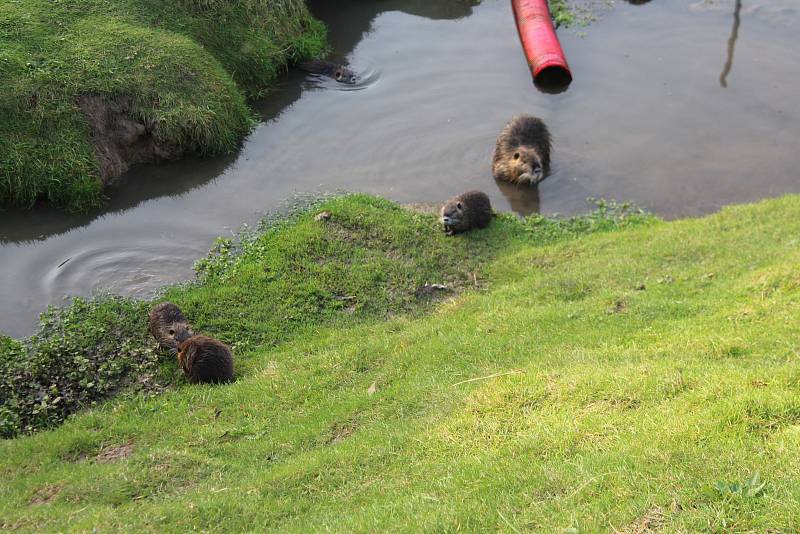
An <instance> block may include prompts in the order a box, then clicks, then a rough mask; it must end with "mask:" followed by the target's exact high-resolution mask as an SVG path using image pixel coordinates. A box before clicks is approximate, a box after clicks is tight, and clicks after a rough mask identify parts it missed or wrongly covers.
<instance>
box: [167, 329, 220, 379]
mask: <svg viewBox="0 0 800 534" xmlns="http://www.w3.org/2000/svg"><path fill="white" fill-rule="evenodd" d="M178 363H179V364H180V366H181V369H183V372H184V374H185V375H186V377H187V378H188V379H189V382H191V383H192V384H222V383H226V382H231V381H233V353H232V352H231V349H230V348H228V346H227V345H225V344H224V343H222V342H221V341H218V340H216V339H214V338H210V337H207V336H201V335H196V336H192V337H190V338H189V339H186V340H185V341H183V343H181V344H180V347H179V348H178Z"/></svg>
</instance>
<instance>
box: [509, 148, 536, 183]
mask: <svg viewBox="0 0 800 534" xmlns="http://www.w3.org/2000/svg"><path fill="white" fill-rule="evenodd" d="M501 164H502V163H501ZM505 167H506V170H505V174H506V175H507V176H508V180H509V181H510V182H518V183H530V184H531V185H534V184H538V183H539V182H541V181H542V179H543V178H544V163H543V162H542V158H541V156H540V155H539V152H538V151H537V150H536V149H535V148H533V147H529V146H524V145H523V146H518V147H516V148H515V149H514V151H513V152H512V153H511V154H509V155H508V157H507V160H506V161H505Z"/></svg>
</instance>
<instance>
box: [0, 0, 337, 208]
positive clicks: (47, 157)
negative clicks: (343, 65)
mask: <svg viewBox="0 0 800 534" xmlns="http://www.w3.org/2000/svg"><path fill="white" fill-rule="evenodd" d="M324 47H325V30H324V27H323V25H322V24H321V23H320V22H318V21H316V20H315V19H314V18H313V17H312V16H311V15H310V13H309V12H308V10H307V8H306V5H305V3H304V1H303V0H243V1H238V2H222V1H215V0H177V1H164V0H110V1H100V0H64V1H59V2H52V1H49V0H25V1H24V2H19V1H15V0H0V206H23V207H29V206H31V205H33V204H34V203H35V202H37V201H40V200H43V201H47V202H50V203H53V204H55V205H58V206H62V207H65V208H67V209H72V210H83V209H87V208H90V207H92V206H96V205H98V204H99V203H100V202H101V201H102V189H103V183H105V182H106V181H108V180H110V179H112V178H114V177H115V176H117V175H119V174H120V173H121V172H123V171H124V170H125V169H127V168H128V166H129V165H131V164H135V163H139V162H145V161H155V160H159V159H164V158H166V159H170V158H177V157H180V156H182V155H184V154H186V153H194V154H200V155H213V154H219V153H224V152H229V151H232V150H234V149H235V148H236V147H237V146H238V144H239V142H240V141H241V140H242V138H243V137H244V135H245V134H246V133H247V132H248V131H249V130H250V127H251V125H252V121H253V115H252V112H251V110H250V109H249V108H248V106H247V104H246V100H245V99H246V97H247V96H253V95H260V94H263V93H265V92H267V91H269V89H270V86H271V84H272V82H273V81H274V79H275V77H276V76H277V75H278V74H279V73H280V72H281V71H282V70H283V69H285V67H286V65H287V64H289V63H291V62H293V61H296V60H299V59H302V58H305V57H309V56H313V55H318V54H321V53H323V52H324Z"/></svg>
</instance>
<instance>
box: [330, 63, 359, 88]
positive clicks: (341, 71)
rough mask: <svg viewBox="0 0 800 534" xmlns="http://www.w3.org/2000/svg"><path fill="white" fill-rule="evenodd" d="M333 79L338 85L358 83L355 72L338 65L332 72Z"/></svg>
mask: <svg viewBox="0 0 800 534" xmlns="http://www.w3.org/2000/svg"><path fill="white" fill-rule="evenodd" d="M333 79H334V80H336V81H337V82H339V83H346V84H350V85H353V84H355V83H356V82H357V81H358V76H356V73H355V72H353V71H352V70H350V69H349V68H347V67H345V66H344V65H339V66H337V67H336V69H335V70H334V71H333Z"/></svg>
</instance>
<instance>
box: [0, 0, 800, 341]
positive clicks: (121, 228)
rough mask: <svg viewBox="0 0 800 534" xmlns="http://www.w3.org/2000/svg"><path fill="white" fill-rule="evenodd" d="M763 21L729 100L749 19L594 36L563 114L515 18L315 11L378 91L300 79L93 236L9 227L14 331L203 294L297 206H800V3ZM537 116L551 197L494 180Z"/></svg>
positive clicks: (2, 235)
mask: <svg viewBox="0 0 800 534" xmlns="http://www.w3.org/2000/svg"><path fill="white" fill-rule="evenodd" d="M760 2H761V3H758V2H757V1H756V0H751V1H749V2H746V3H744V5H743V6H742V7H741V13H740V17H741V18H742V19H743V20H742V22H744V23H745V24H746V25H747V33H746V35H745V34H742V35H740V36H738V41H737V42H736V84H731V87H729V88H728V89H722V88H721V87H720V84H719V82H718V80H717V79H716V76H711V77H709V76H708V73H709V72H714V73H716V72H718V70H717V69H718V68H719V59H720V58H719V55H718V53H717V51H718V50H719V49H720V46H721V45H722V43H725V42H726V41H728V40H729V39H730V37H731V25H730V12H731V11H732V10H733V9H734V6H735V4H734V0H699V1H697V2H695V1H694V0H690V1H689V2H688V3H687V0H660V1H659V2H650V3H649V4H647V6H638V5H630V4H628V3H617V4H615V6H616V7H615V8H614V9H612V10H610V11H607V12H605V15H604V17H603V18H602V19H601V20H600V21H598V22H596V23H594V24H593V25H591V26H590V27H589V28H587V29H585V30H581V32H584V31H585V36H584V35H579V33H580V32H576V31H570V30H567V31H560V32H559V38H560V40H561V43H562V45H563V47H564V50H565V52H566V55H567V58H568V60H569V63H570V67H571V68H572V70H573V72H574V73H575V74H576V76H575V81H574V82H573V83H572V84H571V86H570V88H569V90H567V91H565V92H562V93H559V94H553V95H550V94H543V93H542V92H540V91H538V90H537V89H536V88H535V87H533V86H532V85H531V75H530V70H529V69H528V66H527V64H526V61H525V57H524V55H523V53H522V49H521V46H520V42H519V37H518V35H517V32H516V28H515V25H514V18H513V15H512V13H511V5H510V2H508V1H507V0H484V1H483V2H481V3H480V4H479V5H476V2H470V1H458V0H416V1H411V0H369V1H367V0H341V1H338V2H330V1H329V0H315V1H314V2H312V8H313V9H314V10H315V11H316V13H317V14H318V15H319V16H320V17H322V18H323V19H325V20H326V21H327V22H328V23H329V25H330V37H331V43H332V47H333V49H334V55H333V56H334V59H337V60H340V61H343V62H346V63H347V64H349V65H351V66H353V68H355V69H356V70H358V71H359V72H360V73H362V74H363V75H364V76H365V78H366V82H365V83H364V86H363V87H361V88H360V90H356V91H347V90H339V89H340V88H341V87H340V86H339V84H336V86H332V85H331V84H328V83H325V82H324V81H322V80H319V79H314V78H313V77H309V76H307V75H305V74H304V73H301V72H298V71H290V72H289V73H288V75H286V76H285V77H283V78H282V79H281V81H280V84H279V85H280V86H279V87H278V88H277V91H276V92H275V93H274V94H273V95H272V96H271V97H270V98H269V99H266V100H264V101H262V102H257V103H255V108H256V110H257V112H258V113H259V114H261V116H262V117H263V122H262V124H261V125H260V126H259V127H258V128H256V130H255V131H254V132H253V133H252V135H251V136H250V137H249V138H248V139H247V141H246V142H245V143H244V146H243V147H242V150H241V151H240V152H239V153H238V154H235V155H231V156H229V157H226V158H218V159H213V160H192V161H184V162H179V163H174V164H168V165H164V166H159V167H155V166H144V167H139V168H137V169H135V170H134V171H133V172H131V173H129V174H128V175H126V176H125V177H123V179H121V180H120V181H119V182H118V183H117V184H115V185H114V186H113V188H112V190H111V191H110V202H109V204H108V206H106V208H105V209H103V210H102V211H100V212H97V213H94V214H91V215H87V216H76V215H65V214H63V213H61V212H58V211H55V210H48V209H38V210H34V211H33V212H26V213H20V212H16V213H15V212H2V213H0V266H2V269H0V331H5V332H7V333H10V334H13V335H16V336H23V335H26V334H29V333H31V332H32V329H33V328H34V325H35V317H36V314H37V313H38V312H40V311H41V310H42V309H43V308H44V307H45V306H46V305H47V304H48V303H60V302H62V296H63V295H87V294H90V293H91V292H92V291H94V290H96V289H111V290H113V291H117V292H120V293H124V294H129V295H131V294H132V295H148V294H151V293H152V292H153V291H154V290H156V289H157V288H158V287H159V286H161V285H163V284H167V283H172V282H176V281H180V280H186V279H189V278H191V277H192V275H193V273H192V264H193V262H194V261H195V260H196V259H197V258H199V257H202V256H204V255H205V252H206V251H207V250H208V249H209V247H210V246H211V243H212V242H213V240H214V238H215V237H217V236H219V235H230V233H231V232H234V231H236V230H237V229H238V228H239V226H240V225H241V224H242V223H243V222H247V223H254V222H256V221H257V220H258V219H259V218H260V217H261V216H262V214H263V213H264V212H265V211H269V210H272V209H275V208H277V207H280V206H282V205H283V204H284V202H285V201H286V199H287V198H289V197H291V196H292V195H294V194H295V193H296V192H307V191H332V190H342V189H344V190H351V191H364V192H368V193H375V194H379V195H384V196H387V197H389V198H392V199H394V200H397V201H400V202H413V203H437V202H441V201H442V200H444V199H446V198H449V197H451V196H454V195H456V194H458V193H461V192H463V191H466V190H468V189H481V190H483V191H485V192H486V193H487V194H488V195H489V196H490V198H491V201H492V205H493V206H494V207H495V208H496V209H497V210H498V211H508V210H513V211H516V212H518V213H522V214H529V213H534V212H537V211H541V212H543V213H547V214H549V213H554V212H558V213H562V214H573V213H576V212H580V211H585V210H586V209H588V208H589V206H588V204H587V203H586V200H585V199H586V198H587V197H595V198H606V199H615V200H620V201H625V200H630V201H633V202H635V203H637V204H639V205H642V206H644V207H646V208H649V209H651V210H654V211H656V212H657V213H659V214H661V215H663V216H665V217H675V216H683V215H698V214H701V213H707V212H709V211H713V210H715V209H718V208H719V207H720V206H722V205H724V204H728V203H731V202H743V201H750V200H756V199H758V198H762V197H764V196H770V195H778V194H781V193H784V192H790V191H794V192H798V191H800V180H798V176H797V171H796V169H797V168H798V167H800V165H798V156H797V154H796V145H797V139H798V138H800V105H799V102H798V100H800V97H798V96H797V90H796V87H797V86H798V85H800V66H799V65H798V62H797V61H796V60H795V58H794V54H795V52H794V50H795V47H794V44H795V43H796V35H797V31H798V30H800V25H799V24H798V21H800V15H798V13H797V9H796V0H768V1H767V0H760ZM765 58H768V61H767V60H766V59H765ZM520 113H530V114H533V115H537V116H539V117H541V118H542V119H543V120H544V121H545V122H546V123H547V124H548V127H549V129H550V131H551V133H552V134H553V141H554V145H553V154H552V163H551V174H550V176H548V177H547V179H546V180H544V181H543V182H541V183H540V184H539V185H538V187H537V188H517V187H515V186H511V185H509V184H503V183H496V182H495V180H494V179H493V178H492V173H491V155H492V150H493V148H494V142H495V139H496V136H497V134H498V133H499V132H500V130H501V129H502V128H503V126H504V125H505V124H506V123H507V122H508V120H509V119H510V118H511V117H513V116H514V115H518V114H520ZM743 125H746V126H747V127H746V128H744V127H742V126H743Z"/></svg>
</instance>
